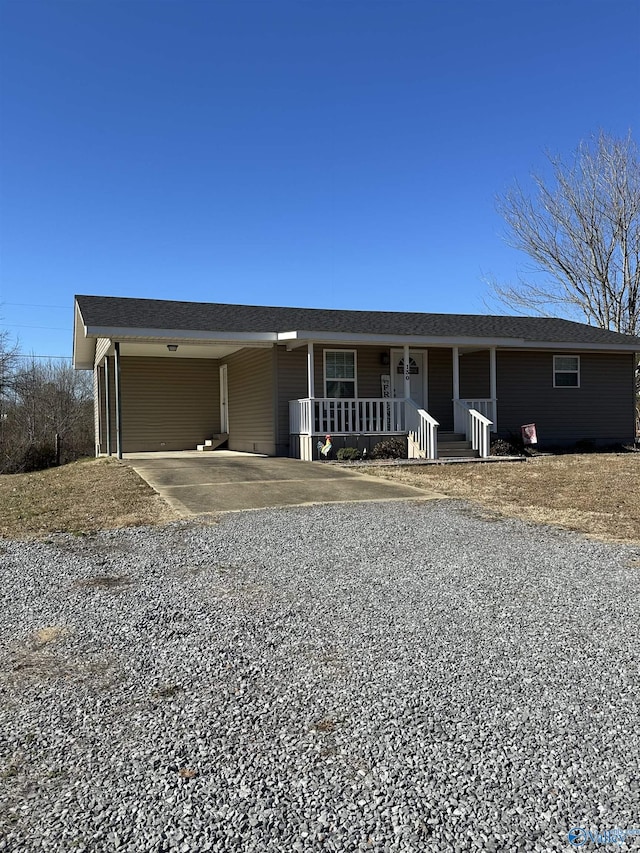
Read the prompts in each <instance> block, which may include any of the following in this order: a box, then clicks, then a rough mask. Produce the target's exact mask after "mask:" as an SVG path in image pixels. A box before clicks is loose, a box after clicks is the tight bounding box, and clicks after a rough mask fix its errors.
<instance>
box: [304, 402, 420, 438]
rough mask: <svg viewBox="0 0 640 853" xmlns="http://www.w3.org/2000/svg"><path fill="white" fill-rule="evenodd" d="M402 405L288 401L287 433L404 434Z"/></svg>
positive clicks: (389, 403)
mask: <svg viewBox="0 0 640 853" xmlns="http://www.w3.org/2000/svg"><path fill="white" fill-rule="evenodd" d="M404 404H405V400H396V399H390V398H388V397H370V398H358V399H351V398H348V399H338V398H335V399H334V398H321V397H316V398H314V399H310V398H308V397H306V398H304V399H301V400H290V401H289V432H290V433H292V434H294V435H313V434H318V435H319V434H323V433H329V434H332V435H335V434H338V433H397V432H406V429H407V427H406V418H405V406H404Z"/></svg>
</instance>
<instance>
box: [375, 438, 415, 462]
mask: <svg viewBox="0 0 640 853" xmlns="http://www.w3.org/2000/svg"><path fill="white" fill-rule="evenodd" d="M371 458H372V459H406V458H407V445H406V443H405V442H404V441H403V439H401V438H385V439H384V441H379V442H378V443H377V444H376V446H375V447H374V448H373V450H372V451H371Z"/></svg>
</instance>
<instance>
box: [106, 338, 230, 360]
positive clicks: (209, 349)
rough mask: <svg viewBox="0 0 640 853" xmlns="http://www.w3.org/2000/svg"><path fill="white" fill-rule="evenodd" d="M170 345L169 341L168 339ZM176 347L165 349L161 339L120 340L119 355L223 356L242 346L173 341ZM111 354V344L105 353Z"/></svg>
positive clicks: (145, 356) (169, 356) (149, 356)
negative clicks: (173, 349) (174, 348)
mask: <svg viewBox="0 0 640 853" xmlns="http://www.w3.org/2000/svg"><path fill="white" fill-rule="evenodd" d="M169 345H171V341H169ZM175 345H176V346H177V347H178V349H177V350H175V352H171V350H168V349H167V342H166V341H163V342H162V343H159V342H158V341H121V343H120V355H122V356H137V357H143V358H174V359H175V358H212V359H217V358H225V356H228V355H231V353H232V352H236V351H237V350H239V349H242V347H239V346H238V344H229V343H219V344H205V343H192V342H191V341H186V342H185V341H175ZM110 354H113V344H112V345H111V348H110V350H109V352H108V353H107V355H110Z"/></svg>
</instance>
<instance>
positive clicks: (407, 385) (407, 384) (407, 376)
mask: <svg viewBox="0 0 640 853" xmlns="http://www.w3.org/2000/svg"><path fill="white" fill-rule="evenodd" d="M402 359H403V361H404V399H405V400H408V399H409V398H410V397H411V365H410V364H409V347H408V345H407V344H405V345H404V355H403V357H402Z"/></svg>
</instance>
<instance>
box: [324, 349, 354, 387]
mask: <svg viewBox="0 0 640 853" xmlns="http://www.w3.org/2000/svg"><path fill="white" fill-rule="evenodd" d="M324 395H325V397H355V396H356V353H355V350H350V349H337V350H331V349H326V350H325V351H324Z"/></svg>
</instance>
